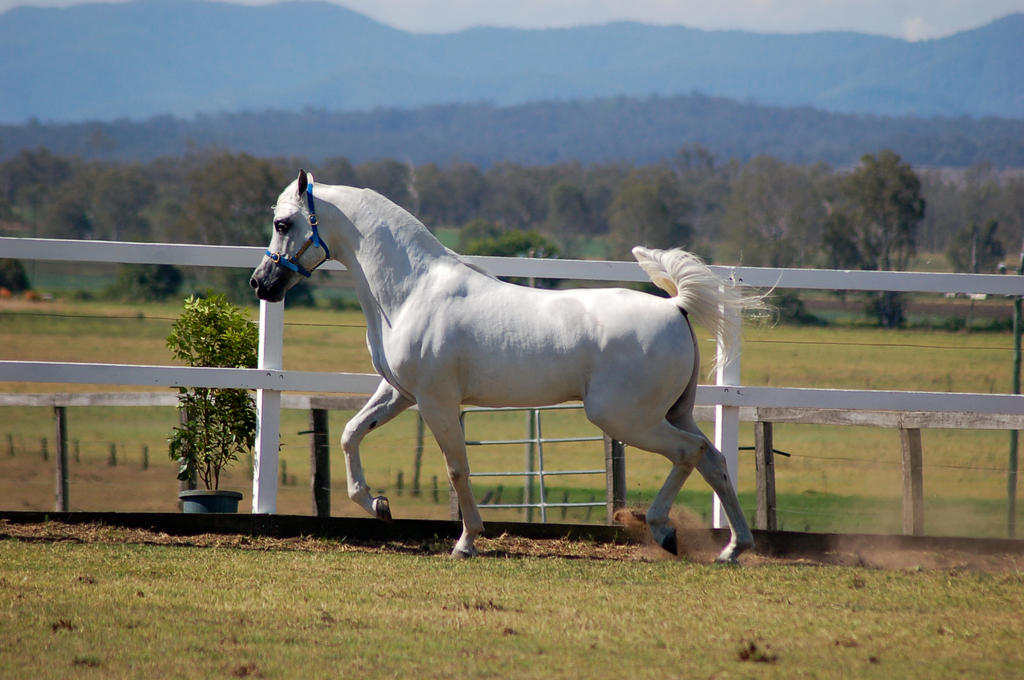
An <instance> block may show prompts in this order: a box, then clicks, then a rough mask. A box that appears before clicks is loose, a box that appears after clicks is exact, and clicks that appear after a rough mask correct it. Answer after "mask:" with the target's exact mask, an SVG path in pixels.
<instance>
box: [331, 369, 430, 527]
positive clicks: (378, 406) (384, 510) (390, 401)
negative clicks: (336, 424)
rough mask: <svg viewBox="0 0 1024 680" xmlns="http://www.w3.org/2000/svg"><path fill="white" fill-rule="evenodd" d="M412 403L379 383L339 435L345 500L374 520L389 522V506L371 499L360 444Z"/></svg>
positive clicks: (385, 501)
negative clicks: (370, 432)
mask: <svg viewBox="0 0 1024 680" xmlns="http://www.w3.org/2000/svg"><path fill="white" fill-rule="evenodd" d="M412 404H413V402H412V401H410V400H409V399H407V398H406V397H403V396H402V395H401V393H399V392H398V390H396V389H395V388H393V387H392V386H391V385H389V384H388V383H387V381H385V380H381V381H380V385H378V386H377V391H376V392H374V394H373V396H372V397H370V399H369V401H367V402H366V404H365V405H364V406H363V408H361V409H360V410H359V412H358V413H356V415H355V416H353V417H352V420H350V421H348V424H347V425H345V431H344V433H343V434H342V435H341V448H342V450H343V451H344V452H345V471H346V473H347V477H348V496H349V498H351V499H352V501H353V502H355V503H356V504H357V505H359V506H360V507H362V508H363V509H364V510H366V512H368V513H369V514H370V515H372V516H373V517H376V518H377V519H381V520H384V521H391V505H390V504H389V503H388V499H387V498H386V497H385V496H376V497H373V496H371V495H370V487H369V486H368V485H367V484H366V475H365V474H364V473H363V465H362V461H361V459H360V456H359V444H360V442H362V440H363V437H365V436H366V434H367V433H368V432H369V431H370V430H372V429H374V428H376V427H379V426H381V425H383V424H384V423H386V422H388V421H390V420H391V419H393V418H394V417H395V416H397V415H398V414H399V413H401V412H402V411H404V410H406V409H407V408H409V407H410V406H412Z"/></svg>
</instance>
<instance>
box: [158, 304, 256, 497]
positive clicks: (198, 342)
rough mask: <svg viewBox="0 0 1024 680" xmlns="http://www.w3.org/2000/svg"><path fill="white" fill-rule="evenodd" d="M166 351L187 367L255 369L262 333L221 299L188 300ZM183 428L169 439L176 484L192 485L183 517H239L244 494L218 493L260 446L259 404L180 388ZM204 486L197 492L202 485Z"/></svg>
mask: <svg viewBox="0 0 1024 680" xmlns="http://www.w3.org/2000/svg"><path fill="white" fill-rule="evenodd" d="M167 346H168V347H169V348H170V349H171V351H172V352H173V354H174V356H175V357H176V358H177V359H180V360H182V361H184V362H185V365H186V366H219V367H230V368H254V367H255V366H256V353H257V347H258V346H259V331H258V330H257V329H256V326H255V325H254V324H252V323H250V322H249V320H248V319H247V318H246V317H245V315H244V314H243V313H242V311H241V310H240V309H239V308H237V307H235V306H234V305H232V304H231V303H230V302H228V301H227V299H226V298H225V297H224V296H223V295H211V296H209V297H206V298H202V297H197V296H191V297H189V298H188V299H186V300H185V309H184V312H183V313H182V315H181V317H180V318H179V319H178V320H177V321H175V322H174V325H173V326H172V328H171V333H170V335H168V336H167ZM178 411H179V414H180V415H181V426H180V427H175V428H174V432H173V433H172V435H171V436H170V438H169V442H170V446H169V454H170V457H171V459H172V460H175V461H177V463H178V479H180V480H182V481H191V482H192V484H191V485H190V486H191V487H193V488H191V489H187V490H183V491H182V492H181V493H180V495H179V497H180V498H181V501H182V510H183V511H184V512H237V511H238V501H239V500H241V498H242V494H240V493H238V492H237V491H224V490H221V489H220V478H221V472H222V471H223V470H224V468H225V467H226V466H227V465H228V464H230V463H232V462H234V461H236V460H238V457H239V455H240V454H242V453H249V452H251V451H252V449H253V446H254V445H255V441H256V425H257V416H256V405H255V403H254V402H253V399H252V397H251V396H250V395H249V392H248V391H247V390H245V389H238V388H231V389H229V388H209V387H179V388H178ZM200 481H201V482H202V484H203V485H204V486H205V487H206V488H205V489H195V488H194V487H195V486H196V484H197V483H198V482H200Z"/></svg>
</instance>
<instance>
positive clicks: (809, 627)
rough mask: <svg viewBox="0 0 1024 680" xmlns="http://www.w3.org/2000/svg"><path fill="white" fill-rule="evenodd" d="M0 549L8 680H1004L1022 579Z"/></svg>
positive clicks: (152, 549) (339, 550)
mask: <svg viewBox="0 0 1024 680" xmlns="http://www.w3.org/2000/svg"><path fill="white" fill-rule="evenodd" d="M254 547H255V548H257V549H239V548H236V547H221V548H216V547H214V548H198V547H171V546H159V545H143V544H133V543H131V542H129V543H121V542H119V543H114V544H104V543H91V544H78V543H74V542H57V543H37V542H22V541H19V540H14V539H8V540H3V541H0V639H3V641H4V643H3V645H2V646H0V677H4V678H10V679H12V680H14V679H21V678H26V679H28V678H31V679H32V680H46V679H48V678H61V679H63V678H93V677H96V678H100V677H102V678H195V677H260V678H288V677H313V678H320V677H323V678H337V677H364V676H366V677H385V678H411V677H415V678H452V677H460V678H484V677H488V678H517V679H519V678H521V679H529V678H593V679H594V680H600V679H603V678H609V679H611V678H623V677H629V678H651V679H658V680H660V679H662V678H677V677H680V678H682V677H695V678H705V677H723V678H724V677H729V678H732V677H742V678H794V677H815V678H908V679H913V678H938V677H956V678H986V679H987V678H1008V677H1015V676H1017V675H1018V674H1019V672H1020V668H1021V664H1022V663H1024V651H1022V648H1021V645H1020V636H1019V628H1020V625H1019V618H1020V609H1021V605H1022V603H1024V579H1022V577H1021V575H1020V573H1019V572H1006V571H1004V572H998V573H984V572H971V571H957V570H924V571H922V570H903V571H891V570H870V569H863V568H849V567H833V566H820V565H819V566H800V565H799V564H797V565H793V564H790V565H766V566H760V567H758V566H755V567H750V568H744V569H735V568H721V567H709V566H703V565H698V564H693V563H687V562H683V561H668V560H666V561H653V562H651V561H640V560H635V561H631V560H626V561H622V560H600V559H567V558H564V557H558V558H533V557H502V556H500V555H499V556H487V555H486V554H485V556H484V557H481V558H480V559H477V560H470V561H456V560H450V559H448V558H446V557H443V556H441V555H439V554H436V553H432V552H431V551H429V550H427V551H420V552H419V553H418V554H417V551H414V550H405V551H401V550H398V551H389V550H382V551H375V552H369V553H368V552H358V551H352V550H349V549H346V547H345V546H343V545H339V544H334V543H327V542H319V543H315V544H313V545H309V544H308V542H307V545H306V546H305V547H304V548H303V549H301V550H265V549H260V548H259V546H254Z"/></svg>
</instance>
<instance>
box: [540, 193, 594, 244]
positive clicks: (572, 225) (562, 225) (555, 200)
mask: <svg viewBox="0 0 1024 680" xmlns="http://www.w3.org/2000/svg"><path fill="white" fill-rule="evenodd" d="M592 224H593V218H592V217H591V214H590V206H588V205H587V199H586V197H585V196H584V195H583V190H582V189H580V188H579V187H578V186H576V185H575V184H570V183H569V182H559V183H557V184H555V185H554V186H553V187H551V191H549V192H548V215H547V220H546V221H545V225H546V228H547V231H548V232H550V233H552V234H557V235H559V236H563V237H570V238H571V237H573V236H580V235H583V234H587V233H591V232H592V230H593V226H592Z"/></svg>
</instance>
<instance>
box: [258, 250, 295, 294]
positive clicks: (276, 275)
mask: <svg viewBox="0 0 1024 680" xmlns="http://www.w3.org/2000/svg"><path fill="white" fill-rule="evenodd" d="M280 269H281V268H280V267H277V266H275V265H274V263H272V262H270V260H269V259H267V258H264V260H263V262H261V263H260V265H259V266H258V267H256V269H255V270H254V271H253V273H252V277H251V278H250V279H249V287H250V288H252V289H253V292H255V293H256V297H258V298H259V299H260V300H265V301H267V302H280V301H281V300H283V299H284V294H285V292H287V290H288V289H289V288H291V285H290V284H291V283H292V281H291V279H292V278H293V277H292V276H282V275H281V271H280Z"/></svg>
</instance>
